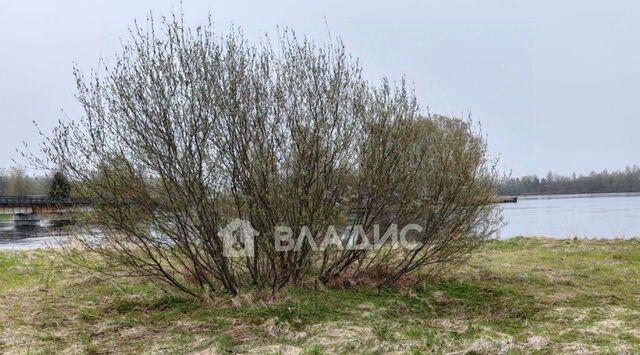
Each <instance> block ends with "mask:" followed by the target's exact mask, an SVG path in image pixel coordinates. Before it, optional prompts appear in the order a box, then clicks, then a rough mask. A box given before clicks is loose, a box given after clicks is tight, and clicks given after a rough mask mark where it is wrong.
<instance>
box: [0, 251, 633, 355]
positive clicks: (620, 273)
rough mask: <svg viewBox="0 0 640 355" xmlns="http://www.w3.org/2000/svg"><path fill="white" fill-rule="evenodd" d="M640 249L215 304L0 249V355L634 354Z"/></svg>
mask: <svg viewBox="0 0 640 355" xmlns="http://www.w3.org/2000/svg"><path fill="white" fill-rule="evenodd" d="M639 320H640V241H638V240H629V241H586V240H580V241H573V240H567V241H554V240H547V239H514V240H509V241H501V242H491V243H488V244H487V245H486V247H485V248H484V249H483V250H481V251H480V252H479V253H478V254H477V255H476V256H474V257H473V258H472V259H471V260H470V261H469V263H468V264H466V265H465V266H464V267H461V268H459V269H456V270H453V271H452V272H451V273H449V274H447V275H444V276H443V277H442V278H440V279H438V280H429V281H427V280H425V282H424V283H423V284H422V285H419V286H416V287H414V288H411V289H403V290H388V291H383V292H381V293H378V291H377V290H371V289H366V288H356V289H323V290H309V289H291V290H288V291H286V292H284V293H283V294H281V295H279V296H278V299H277V300H265V299H263V298H261V297H258V296H256V295H255V294H247V295H243V296H242V297H239V298H238V299H237V300H235V302H233V301H231V300H229V299H226V298H224V297H220V298H219V299H215V300H213V303H212V304H209V305H201V304H197V303H195V302H194V301H192V300H189V299H185V298H181V297H177V296H172V295H169V294H165V293H163V292H162V291H160V290H159V289H157V288H156V287H154V286H153V285H151V284H148V283H146V282H144V281H142V280H114V279H108V278H104V277H98V276H95V275H90V274H86V273H85V272H84V271H82V270H77V269H75V268H72V267H70V266H68V265H65V264H64V263H63V262H62V260H61V259H60V258H58V257H57V256H54V255H53V254H52V253H51V252H47V251H33V252H4V253H0V353H25V352H34V353H51V352H56V353H57V352H61V353H110V352H118V353H121V352H125V353H139V352H147V353H175V352H179V353H202V354H211V353H228V352H239V353H254V354H264V353H287V354H304V353H323V352H326V353H335V352H338V353H371V352H374V353H407V352H415V353H422V352H426V351H434V352H436V353H476V354H477V353H487V354H489V353H491V354H493V353H552V352H562V353H630V354H631V353H638V352H640V321H639Z"/></svg>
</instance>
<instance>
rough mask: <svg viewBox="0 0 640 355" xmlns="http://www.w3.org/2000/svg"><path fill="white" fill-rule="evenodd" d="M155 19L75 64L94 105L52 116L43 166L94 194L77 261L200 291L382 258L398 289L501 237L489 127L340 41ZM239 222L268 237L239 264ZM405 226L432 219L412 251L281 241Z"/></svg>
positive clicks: (275, 283) (84, 99) (355, 271)
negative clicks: (357, 56)
mask: <svg viewBox="0 0 640 355" xmlns="http://www.w3.org/2000/svg"><path fill="white" fill-rule="evenodd" d="M147 28H148V31H144V30H143V29H142V28H140V27H138V26H136V27H135V28H134V29H133V30H132V36H131V40H130V41H129V42H127V44H125V45H124V47H123V49H122V52H121V54H120V55H119V56H118V57H117V60H116V62H115V64H114V65H113V66H109V65H106V64H105V65H104V66H103V67H102V68H101V72H102V74H98V73H94V74H92V75H91V76H90V77H85V76H83V75H82V74H81V73H80V72H79V71H77V70H76V71H75V75H76V79H77V80H76V82H77V87H78V94H77V97H78V100H79V102H80V103H81V105H82V107H83V109H84V113H85V115H84V116H83V117H82V118H80V119H78V120H69V121H64V122H61V123H60V125H59V127H58V128H57V129H56V130H55V131H54V133H53V135H51V136H50V137H49V138H48V139H47V142H46V143H45V145H44V152H45V153H46V156H47V160H46V161H41V163H43V164H53V165H54V166H56V168H58V167H59V168H61V169H63V171H64V172H65V173H66V174H67V176H69V178H70V180H72V181H73V182H74V185H73V186H74V189H75V190H76V191H74V192H75V193H76V194H78V195H80V196H82V197H84V198H85V199H87V200H88V201H90V202H91V204H92V205H93V209H92V211H90V212H89V213H87V214H86V216H85V218H84V220H83V222H84V223H85V226H86V227H87V228H86V233H81V234H79V235H78V236H77V239H78V241H79V242H80V243H81V244H82V245H83V246H84V251H83V252H81V253H79V254H77V255H81V256H87V255H91V257H92V258H93V257H94V256H98V257H99V260H101V262H102V263H101V267H100V269H101V270H102V271H105V272H112V273H118V274H121V273H126V274H129V275H139V276H145V277H149V278H151V279H153V280H156V281H158V282H162V283H164V284H166V285H168V286H170V287H171V288H174V289H178V290H181V291H183V292H185V293H188V294H190V295H192V296H194V297H198V298H202V297H207V294H208V293H210V292H218V291H226V292H229V293H231V294H235V293H237V292H239V291H240V290H241V289H243V288H244V287H254V288H259V289H269V290H278V289H280V288H281V287H284V286H286V285H288V284H292V283H297V282H299V281H301V280H302V279H304V278H306V277H318V278H320V280H322V281H323V282H328V281H330V280H331V279H333V278H335V277H341V276H345V275H349V276H350V277H357V276H358V275H364V274H366V273H367V272H370V271H371V270H375V269H379V268H380V267H384V268H385V269H386V270H387V273H386V274H385V277H383V278H381V279H380V280H379V282H380V284H391V283H394V282H396V281H397V280H398V279H400V278H401V277H403V276H404V275H405V274H407V273H409V272H412V271H414V270H416V269H420V268H425V267H431V266H433V265H436V264H440V263H446V262H450V261H456V260H459V258H460V257H461V256H463V255H465V254H466V253H468V252H469V251H470V250H472V249H473V248H474V247H475V246H477V245H478V244H479V242H481V241H482V240H485V239H486V238H488V237H490V236H491V235H492V233H493V232H494V230H495V228H496V226H497V221H498V219H497V217H498V215H497V213H496V209H495V207H494V206H493V205H491V204H490V202H491V198H492V197H493V194H494V176H495V173H494V171H493V167H492V166H491V164H490V162H489V161H488V160H487V153H486V146H485V143H484V140H483V139H482V137H481V136H480V135H479V134H478V133H477V132H476V131H474V130H473V129H472V127H471V125H470V124H469V123H468V122H466V121H462V120H458V119H451V118H445V117H439V116H427V117H424V116H422V115H421V114H420V108H419V105H418V103H417V101H416V99H415V97H414V96H413V94H412V93H411V92H410V91H409V90H407V88H406V86H405V84H404V82H401V83H399V84H397V85H392V84H390V83H389V82H387V81H386V80H383V81H382V83H381V85H379V86H373V85H371V84H370V83H368V82H367V81H366V80H364V79H363V77H362V73H361V68H360V66H359V64H358V62H357V61H356V60H354V59H353V58H351V57H350V56H349V55H348V54H347V52H346V51H345V48H344V46H343V45H342V43H341V42H340V41H331V42H329V43H327V44H324V45H318V44H315V43H312V42H309V41H307V40H300V39H299V38H297V37H296V35H295V34H294V33H293V32H289V31H285V32H282V33H281V34H280V36H279V38H278V41H277V45H273V44H272V43H271V42H270V40H269V39H268V38H265V39H264V40H263V41H262V43H260V44H258V45H253V44H250V43H249V42H248V41H247V40H246V38H245V37H244V36H243V35H242V33H241V32H239V31H232V32H231V33H230V34H228V35H226V36H218V35H216V34H215V33H214V31H213V26H212V24H211V23H208V24H207V25H205V26H202V27H198V28H196V29H189V28H186V27H185V26H184V25H183V23H182V21H181V20H180V19H177V18H176V17H173V18H170V19H163V21H162V24H161V25H160V26H157V25H156V24H155V23H154V20H153V19H152V18H149V19H148V26H147ZM158 31H162V32H161V33H160V32H158ZM235 218H243V219H246V220H248V221H250V222H251V224H252V226H253V227H254V228H255V229H256V230H257V232H258V233H259V234H258V236H257V237H256V239H255V254H254V255H252V256H247V257H246V258H244V259H232V258H228V257H226V256H225V254H224V250H223V244H222V241H221V239H220V238H219V237H218V235H217V234H218V232H219V231H220V230H221V228H222V227H224V226H225V225H226V224H227V223H228V222H230V221H232V220H234V219H235ZM404 223H418V224H420V225H421V226H423V227H424V228H423V231H422V232H420V233H417V234H415V235H413V236H412V238H413V240H416V241H421V242H422V246H421V247H420V248H418V249H414V250H403V249H397V248H395V246H394V245H391V243H390V245H387V246H385V247H384V248H378V249H374V250H340V248H327V249H325V250H322V251H316V250H314V249H313V248H311V247H310V246H309V244H304V245H303V247H302V248H301V249H299V250H291V251H287V252H277V251H276V249H275V243H274V240H275V235H274V233H275V229H276V226H279V225H286V226H288V227H290V228H291V232H292V234H293V235H294V236H296V237H297V236H298V235H300V234H301V233H303V232H306V233H308V235H309V238H310V239H311V240H313V241H314V242H315V243H318V244H319V243H320V242H321V240H322V239H323V238H324V236H325V232H326V231H327V229H328V228H329V226H332V225H333V226H338V227H339V228H341V230H346V231H347V233H348V230H349V229H353V227H354V226H355V225H356V224H357V225H361V226H362V230H363V235H364V237H363V238H367V239H369V238H371V237H370V235H371V233H372V232H373V231H374V229H375V228H376V227H375V225H376V224H379V225H380V226H382V228H384V229H386V228H388V227H390V226H392V225H402V224H404ZM96 232H97V233H96ZM303 234H304V233H303ZM94 265H95V264H94Z"/></svg>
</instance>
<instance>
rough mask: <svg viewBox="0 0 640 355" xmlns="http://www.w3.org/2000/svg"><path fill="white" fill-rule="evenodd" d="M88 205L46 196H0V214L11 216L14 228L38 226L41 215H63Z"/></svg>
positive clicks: (75, 200)
mask: <svg viewBox="0 0 640 355" xmlns="http://www.w3.org/2000/svg"><path fill="white" fill-rule="evenodd" d="M88 205H89V204H88V203H87V202H86V201H84V200H81V199H73V198H55V197H48V196H0V214H9V215H13V221H14V223H15V225H16V226H19V227H20V226H34V225H38V224H39V223H40V220H41V215H42V214H65V213H70V212H73V211H74V210H76V209H77V208H78V207H85V206H88Z"/></svg>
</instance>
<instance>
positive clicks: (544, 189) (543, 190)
mask: <svg viewBox="0 0 640 355" xmlns="http://www.w3.org/2000/svg"><path fill="white" fill-rule="evenodd" d="M633 192H640V166H637V165H634V166H628V167H626V168H625V169H624V170H617V171H613V172H609V171H607V170H603V171H601V172H595V171H592V172H591V173H590V174H589V175H576V174H575V173H574V174H572V175H571V176H562V175H559V174H556V173H554V172H551V171H550V172H549V173H548V174H547V175H546V176H545V177H542V178H539V177H538V176H536V175H529V176H523V177H519V178H510V177H504V178H503V179H502V180H501V181H500V184H499V185H498V193H499V194H500V195H509V196H535V195H579V194H603V193H633Z"/></svg>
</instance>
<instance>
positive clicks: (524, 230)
mask: <svg viewBox="0 0 640 355" xmlns="http://www.w3.org/2000/svg"><path fill="white" fill-rule="evenodd" d="M502 207H503V210H504V217H505V222H506V223H507V226H506V227H505V228H504V229H503V230H502V233H501V237H502V238H510V237H515V236H545V237H554V238H573V237H578V238H634V237H640V193H627V194H594V195H553V196H529V197H520V198H519V199H518V202H517V203H514V204H503V205H502Z"/></svg>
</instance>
